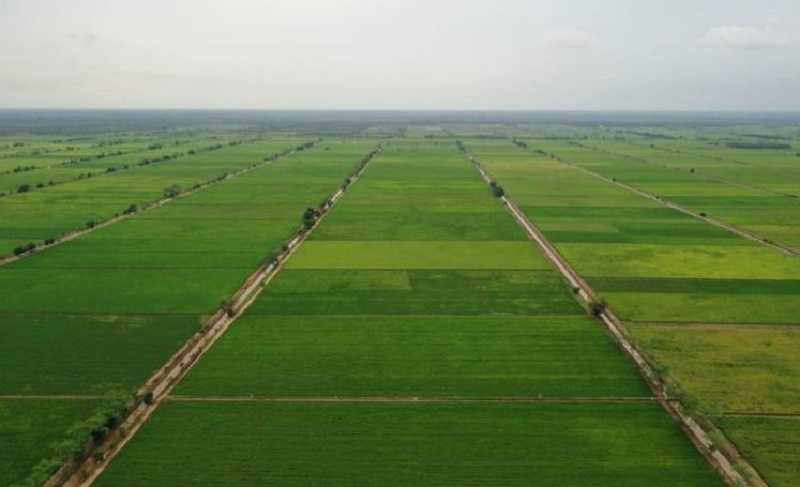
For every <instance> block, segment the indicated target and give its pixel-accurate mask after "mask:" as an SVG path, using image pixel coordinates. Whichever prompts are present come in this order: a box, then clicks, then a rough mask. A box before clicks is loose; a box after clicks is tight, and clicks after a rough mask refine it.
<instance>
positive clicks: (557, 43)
mask: <svg viewBox="0 0 800 487" xmlns="http://www.w3.org/2000/svg"><path fill="white" fill-rule="evenodd" d="M544 41H545V44H547V45H548V46H552V47H562V48H567V49H583V48H587V47H591V46H593V45H594V44H595V43H596V42H597V40H596V39H595V37H594V35H592V34H591V33H589V32H586V31H583V30H575V29H571V30H553V31H550V32H548V33H546V34H545V36H544Z"/></svg>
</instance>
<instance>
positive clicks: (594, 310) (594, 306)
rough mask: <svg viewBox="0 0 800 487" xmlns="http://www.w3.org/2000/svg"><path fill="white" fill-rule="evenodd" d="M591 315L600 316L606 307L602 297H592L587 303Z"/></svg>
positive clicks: (606, 304)
mask: <svg viewBox="0 0 800 487" xmlns="http://www.w3.org/2000/svg"><path fill="white" fill-rule="evenodd" d="M588 305H589V312H590V313H591V314H592V316H600V315H601V314H603V312H604V311H605V310H606V308H608V303H607V302H606V300H605V299H603V298H594V299H592V300H591V301H589V303H588Z"/></svg>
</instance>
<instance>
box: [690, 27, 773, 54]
mask: <svg viewBox="0 0 800 487" xmlns="http://www.w3.org/2000/svg"><path fill="white" fill-rule="evenodd" d="M697 43H698V44H700V45H702V46H709V47H728V48H733V49H767V48H772V47H783V46H786V45H787V44H789V41H788V39H787V38H786V36H785V35H783V34H782V33H780V32H776V31H774V30H771V29H759V28H756V27H752V26H740V25H726V26H720V27H712V28H710V29H709V30H708V32H706V33H705V35H704V36H703V37H701V38H700V39H698V40H697Z"/></svg>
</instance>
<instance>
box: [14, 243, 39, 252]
mask: <svg viewBox="0 0 800 487" xmlns="http://www.w3.org/2000/svg"><path fill="white" fill-rule="evenodd" d="M34 250H36V244H35V243H33V242H28V243H27V244H25V245H20V246H19V247H15V248H14V255H22V254H27V253H29V252H33V251H34Z"/></svg>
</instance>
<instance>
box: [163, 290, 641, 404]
mask: <svg viewBox="0 0 800 487" xmlns="http://www.w3.org/2000/svg"><path fill="white" fill-rule="evenodd" d="M266 300H268V299H265V301H266ZM176 393H177V394H189V395H250V394H256V395H274V396H340V395H341V396H386V395H388V396H451V397H452V396H468V397H497V396H514V397H520V396H527V397H535V396H540V395H541V396H550V397H553V396H595V397H597V396H648V395H649V394H650V392H649V390H647V388H646V387H645V386H644V384H643V383H642V381H641V380H640V379H639V377H638V376H637V375H636V373H635V372H634V371H633V370H632V367H631V365H630V364H629V363H628V362H627V361H625V360H622V358H621V354H620V351H619V350H618V349H617V348H616V347H615V346H614V345H613V344H612V343H611V342H610V340H608V338H607V337H606V336H605V333H604V331H603V328H602V327H601V326H600V325H599V324H597V323H596V322H594V321H593V320H590V319H589V318H586V317H585V316H577V317H528V316H486V317H477V316H436V317H424V316H397V315H386V316H337V315H336V314H335V312H334V313H326V314H324V315H321V316H265V315H248V316H247V317H245V318H243V319H242V320H241V322H237V324H236V327H235V330H231V332H230V333H229V334H227V335H226V336H225V337H224V338H223V339H222V340H221V341H220V342H218V343H217V345H215V347H214V349H213V350H211V351H210V353H209V354H208V355H207V356H206V357H204V359H203V361H202V362H201V363H200V364H199V365H198V366H197V367H196V368H195V369H194V370H193V371H192V373H191V374H190V376H189V378H188V379H187V381H186V382H185V383H183V384H181V385H180V386H179V387H178V389H177V390H176Z"/></svg>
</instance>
